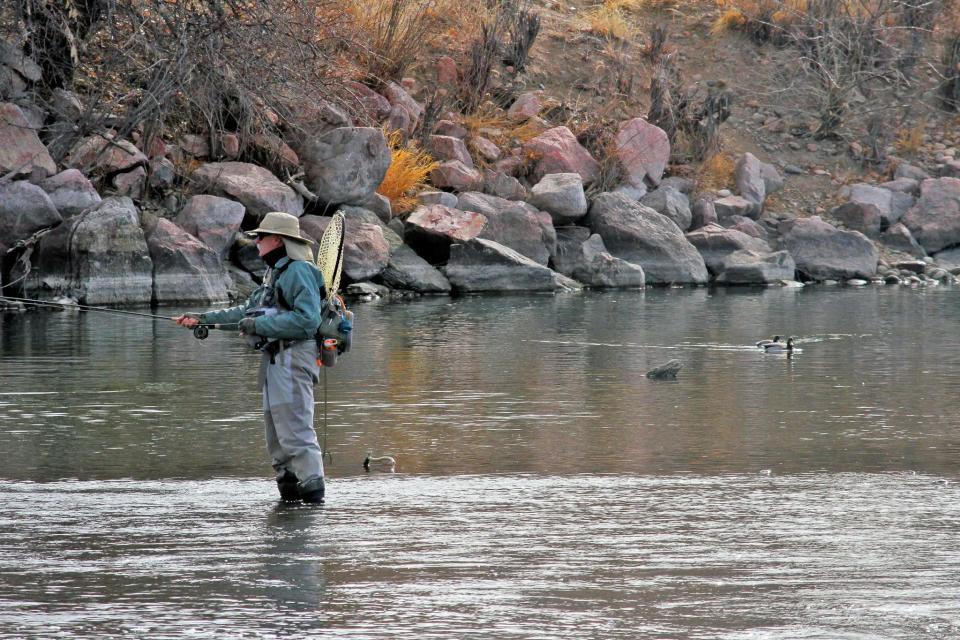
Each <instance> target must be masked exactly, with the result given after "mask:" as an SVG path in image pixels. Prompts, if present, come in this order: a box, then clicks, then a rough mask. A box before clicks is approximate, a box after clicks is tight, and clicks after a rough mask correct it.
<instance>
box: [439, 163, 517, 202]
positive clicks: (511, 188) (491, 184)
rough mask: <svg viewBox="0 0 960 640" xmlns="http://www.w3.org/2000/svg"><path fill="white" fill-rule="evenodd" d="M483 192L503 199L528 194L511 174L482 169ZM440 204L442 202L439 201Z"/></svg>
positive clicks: (512, 198) (513, 198)
mask: <svg viewBox="0 0 960 640" xmlns="http://www.w3.org/2000/svg"><path fill="white" fill-rule="evenodd" d="M482 189H483V192H484V193H488V194H490V195H491V196H497V197H498V198H503V199H504V200H527V199H528V198H529V197H530V194H528V193H527V189H526V187H524V186H523V185H522V184H520V181H519V180H517V179H516V178H514V177H513V176H508V175H507V174H505V173H504V172H502V171H493V170H491V169H484V170H483V187H482ZM441 204H442V203H441Z"/></svg>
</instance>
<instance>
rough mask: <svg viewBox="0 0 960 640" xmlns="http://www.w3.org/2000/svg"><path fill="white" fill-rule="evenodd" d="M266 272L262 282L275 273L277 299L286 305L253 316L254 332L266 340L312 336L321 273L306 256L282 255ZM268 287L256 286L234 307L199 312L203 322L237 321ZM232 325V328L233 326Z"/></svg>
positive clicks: (317, 323)
mask: <svg viewBox="0 0 960 640" xmlns="http://www.w3.org/2000/svg"><path fill="white" fill-rule="evenodd" d="M273 271H274V274H273V275H271V274H270V273H269V272H268V274H267V277H266V278H264V282H265V283H266V282H269V281H270V278H271V277H276V275H275V274H276V272H279V273H280V276H279V277H276V282H275V283H274V286H275V288H276V289H277V299H278V300H282V301H283V302H284V303H286V305H287V307H284V306H283V305H282V304H277V311H278V312H277V313H276V314H275V315H272V316H260V317H258V318H257V319H256V325H257V335H258V336H263V337H264V338H267V339H269V340H277V339H280V340H307V339H309V338H312V337H314V335H315V334H316V333H317V329H318V328H319V327H320V302H321V299H320V289H321V288H322V287H323V275H322V274H321V273H320V270H319V269H317V267H316V266H315V265H314V264H313V263H311V262H308V261H306V260H291V259H290V258H288V257H283V258H281V259H280V261H279V262H277V264H276V266H275V267H274V268H273ZM266 290H267V286H266V284H263V285H261V286H260V287H258V288H257V289H256V290H255V291H254V292H253V293H252V294H250V297H249V298H247V301H246V302H244V303H243V304H241V305H238V306H236V307H230V308H229V309H223V310H221V311H208V312H207V313H204V314H203V315H201V316H200V322H202V323H203V324H231V325H234V327H235V325H236V323H237V322H240V320H242V319H243V316H244V314H245V313H246V312H247V310H248V309H250V308H252V307H257V306H260V305H261V304H262V303H261V299H262V297H263V295H264V293H265V292H266ZM234 327H231V328H234Z"/></svg>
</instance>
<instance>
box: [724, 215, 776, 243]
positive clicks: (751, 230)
mask: <svg viewBox="0 0 960 640" xmlns="http://www.w3.org/2000/svg"><path fill="white" fill-rule="evenodd" d="M727 228H728V229H736V230H737V231H741V232H743V233H745V234H747V235H748V236H752V237H754V238H759V239H761V240H763V241H764V242H767V241H769V239H770V234H769V232H768V231H767V228H766V227H765V226H763V225H762V224H760V223H759V222H757V221H756V220H752V219H750V218H745V217H743V216H730V217H729V218H728V219H727Z"/></svg>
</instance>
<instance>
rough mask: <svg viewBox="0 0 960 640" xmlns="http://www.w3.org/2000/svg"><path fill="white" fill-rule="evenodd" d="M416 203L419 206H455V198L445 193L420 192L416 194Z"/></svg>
mask: <svg viewBox="0 0 960 640" xmlns="http://www.w3.org/2000/svg"><path fill="white" fill-rule="evenodd" d="M417 201H418V202H419V203H420V204H421V205H431V204H442V205H443V206H445V207H454V208H456V206H457V196H456V195H454V194H452V193H447V192H446V191H422V192H420V193H419V194H417Z"/></svg>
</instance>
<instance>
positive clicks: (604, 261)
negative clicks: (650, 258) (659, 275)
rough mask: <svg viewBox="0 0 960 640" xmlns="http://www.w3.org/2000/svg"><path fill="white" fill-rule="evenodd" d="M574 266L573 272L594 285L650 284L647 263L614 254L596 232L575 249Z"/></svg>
mask: <svg viewBox="0 0 960 640" xmlns="http://www.w3.org/2000/svg"><path fill="white" fill-rule="evenodd" d="M575 256H576V259H575V260H574V264H573V269H572V270H571V272H570V274H564V275H569V276H570V277H572V278H573V279H575V280H577V281H579V282H582V283H583V284H585V285H587V286H590V287H597V288H616V287H639V288H643V287H644V285H645V284H646V277H645V275H644V273H643V267H641V266H640V265H638V264H632V263H630V262H627V261H626V260H621V259H620V258H617V257H616V256H613V255H611V254H610V252H609V251H607V248H606V247H605V246H604V244H603V239H602V238H601V237H600V236H599V235H597V234H593V235H591V236H590V237H589V238H587V239H586V240H585V241H584V242H583V243H581V245H580V247H579V250H578V251H577V252H576V253H575Z"/></svg>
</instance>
